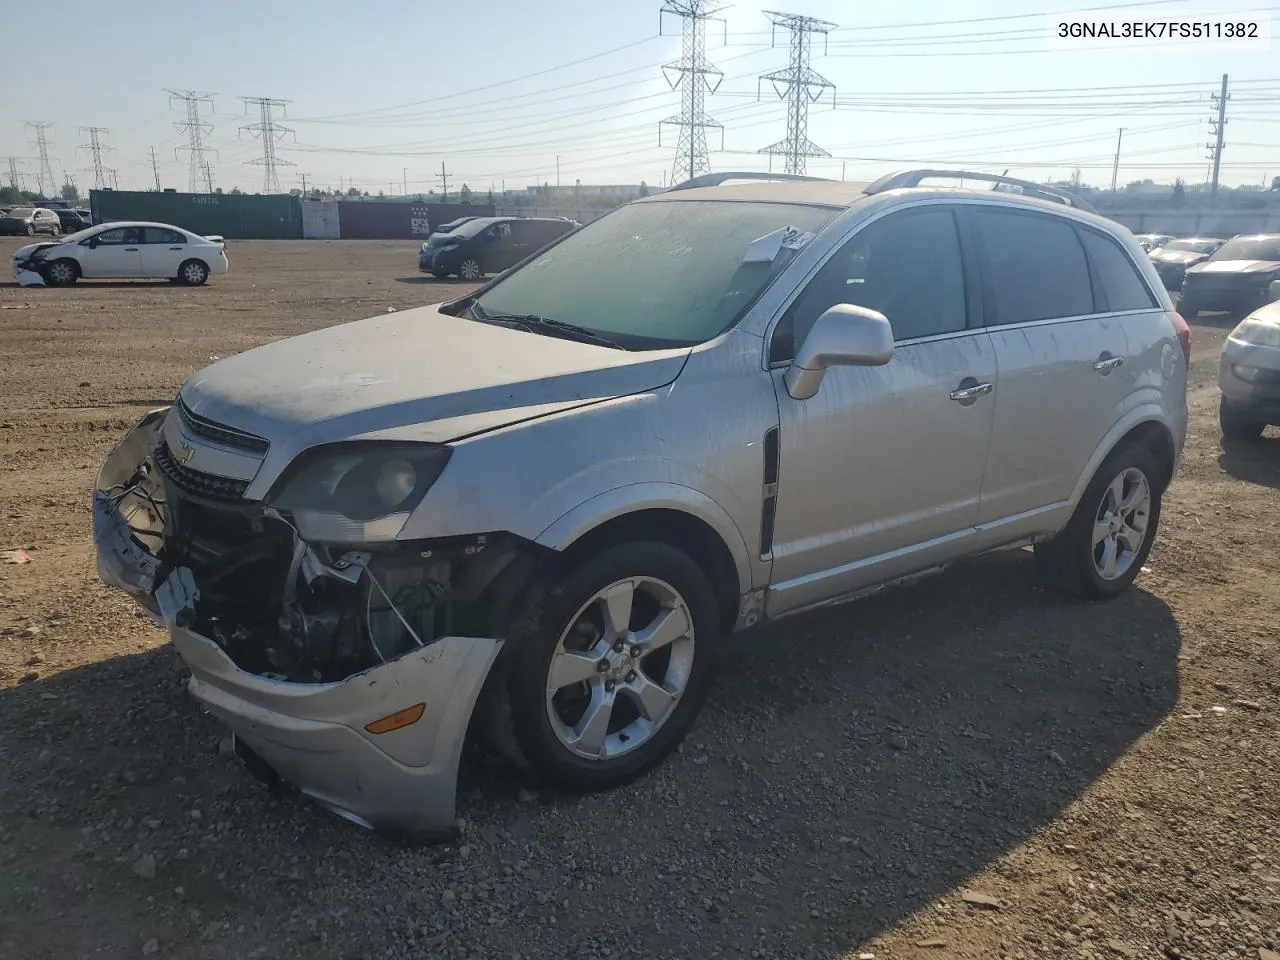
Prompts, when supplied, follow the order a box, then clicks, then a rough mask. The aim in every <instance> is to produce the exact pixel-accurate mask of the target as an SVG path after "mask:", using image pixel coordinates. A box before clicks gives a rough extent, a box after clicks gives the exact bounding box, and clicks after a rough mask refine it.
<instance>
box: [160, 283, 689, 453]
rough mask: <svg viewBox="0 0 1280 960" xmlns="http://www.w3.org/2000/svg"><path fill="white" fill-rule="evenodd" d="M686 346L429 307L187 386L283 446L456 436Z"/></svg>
mask: <svg viewBox="0 0 1280 960" xmlns="http://www.w3.org/2000/svg"><path fill="white" fill-rule="evenodd" d="M688 355H689V350H688V349H687V348H681V349H678V350H663V351H650V352H645V353H639V352H630V351H624V350H614V349H611V348H609V347H599V346H593V345H591V344H585V343H577V342H575V341H571V340H561V339H557V338H555V337H548V336H542V335H539V334H533V333H527V332H525V331H522V330H511V329H508V328H505V327H498V326H494V325H492V324H486V323H478V322H476V321H473V320H468V319H465V318H462V317H452V316H449V315H447V314H443V313H440V312H439V311H438V310H437V309H436V308H434V307H420V308H417V309H414V310H406V311H403V312H399V313H394V314H388V315H387V316H381V317H373V318H371V319H368V320H358V321H355V322H353V323H345V324H341V325H339V326H336V327H329V328H327V329H323V330H316V331H314V332H313V333H307V334H303V335H302V336H298V337H290V338H289V339H287V340H279V341H277V342H275V343H271V344H268V345H266V346H263V347H258V348H257V349H254V350H249V351H247V352H245V353H242V354H238V355H237V356H234V357H228V358H227V359H226V360H222V361H219V362H218V363H215V364H213V365H212V366H210V367H206V368H205V369H204V370H202V371H200V372H199V373H197V374H195V375H194V376H193V377H191V379H190V380H188V381H187V382H186V383H185V384H184V385H183V387H182V399H183V401H184V402H185V403H186V405H187V406H188V408H190V409H191V410H192V411H193V412H194V413H196V414H198V415H200V416H202V417H207V418H208V419H210V420H214V421H216V422H218V423H223V424H226V425H227V426H230V427H235V428H236V429H239V430H244V431H247V432H249V433H252V434H256V435H257V436H260V437H263V438H265V439H266V440H268V441H270V442H271V443H272V447H273V450H272V453H273V455H274V454H275V453H276V452H277V451H280V450H282V449H287V450H288V451H290V452H291V455H292V454H296V453H297V452H299V451H301V450H304V449H306V448H308V447H311V446H315V445H317V444H321V443H335V442H340V441H344V440H350V439H353V438H356V437H369V436H371V435H373V436H377V435H383V436H385V435H387V434H388V432H391V431H394V432H395V434H396V435H397V436H398V437H401V438H403V439H413V440H417V441H424V442H431V443H445V442H448V441H451V440H457V439H460V438H462V437H465V436H468V435H471V434H474V433H479V432H483V431H486V430H492V429H495V428H497V427H501V426H505V425H507V424H511V423H515V422H518V421H521V420H528V419H532V418H535V417H539V416H546V415H548V414H551V413H556V412H559V411H561V410H566V409H570V408H572V407H575V406H582V405H584V404H588V403H594V402H598V401H601V400H608V399H613V398H615V397H623V396H629V395H631V394H636V393H643V392H646V391H649V390H655V389H657V388H659V387H662V386H665V385H666V384H668V383H670V382H671V381H673V380H674V379H675V378H676V376H677V375H678V374H679V373H680V369H681V368H682V367H683V366H684V362H685V360H686V359H687V357H688Z"/></svg>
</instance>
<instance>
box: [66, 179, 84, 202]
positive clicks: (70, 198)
mask: <svg viewBox="0 0 1280 960" xmlns="http://www.w3.org/2000/svg"><path fill="white" fill-rule="evenodd" d="M62 199H63V200H65V201H67V203H79V202H80V190H79V189H78V188H77V187H76V185H75V184H74V183H71V182H70V181H67V182H66V183H64V184H63V185H62Z"/></svg>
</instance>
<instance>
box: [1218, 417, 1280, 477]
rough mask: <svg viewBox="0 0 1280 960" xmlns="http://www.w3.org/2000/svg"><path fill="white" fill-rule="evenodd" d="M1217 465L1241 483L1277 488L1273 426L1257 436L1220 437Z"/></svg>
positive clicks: (1279, 458)
mask: <svg viewBox="0 0 1280 960" xmlns="http://www.w3.org/2000/svg"><path fill="white" fill-rule="evenodd" d="M1218 466H1220V467H1222V469H1223V470H1225V471H1226V472H1227V473H1229V474H1231V476H1233V477H1235V478H1236V479H1237V480H1243V481H1244V482H1245V483H1256V484H1258V485H1259V486H1263V487H1271V488H1272V489H1280V437H1278V436H1276V435H1275V431H1274V430H1273V431H1271V432H1270V434H1263V435H1262V436H1261V437H1260V438H1258V439H1257V440H1247V441H1240V440H1223V441H1222V453H1220V454H1219V455H1218Z"/></svg>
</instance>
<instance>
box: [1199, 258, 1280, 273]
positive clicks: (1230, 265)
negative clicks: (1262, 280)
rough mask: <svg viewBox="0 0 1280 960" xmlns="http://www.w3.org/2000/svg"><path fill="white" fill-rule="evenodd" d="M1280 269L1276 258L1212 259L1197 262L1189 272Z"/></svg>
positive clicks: (1268, 271)
mask: <svg viewBox="0 0 1280 960" xmlns="http://www.w3.org/2000/svg"><path fill="white" fill-rule="evenodd" d="M1273 270H1280V261H1276V260H1213V261H1210V262H1207V263H1198V264H1196V265H1195V266H1194V267H1192V268H1191V269H1190V270H1189V271H1188V272H1189V273H1245V274H1248V273H1271V272H1272V271H1273Z"/></svg>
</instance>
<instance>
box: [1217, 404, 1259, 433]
mask: <svg viewBox="0 0 1280 960" xmlns="http://www.w3.org/2000/svg"><path fill="white" fill-rule="evenodd" d="M1218 426H1219V427H1221V428H1222V439H1223V440H1227V441H1235V442H1237V443H1248V442H1249V441H1252V440H1257V439H1258V438H1259V437H1260V436H1262V431H1263V430H1265V429H1266V427H1267V425H1266V424H1265V423H1263V422H1261V421H1259V420H1251V419H1249V417H1248V415H1247V414H1243V413H1241V411H1240V410H1239V409H1237V408H1236V406H1235V405H1234V404H1232V403H1230V402H1229V401H1228V400H1227V398H1226V397H1223V398H1222V399H1220V400H1219V401H1218Z"/></svg>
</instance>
